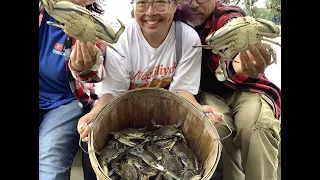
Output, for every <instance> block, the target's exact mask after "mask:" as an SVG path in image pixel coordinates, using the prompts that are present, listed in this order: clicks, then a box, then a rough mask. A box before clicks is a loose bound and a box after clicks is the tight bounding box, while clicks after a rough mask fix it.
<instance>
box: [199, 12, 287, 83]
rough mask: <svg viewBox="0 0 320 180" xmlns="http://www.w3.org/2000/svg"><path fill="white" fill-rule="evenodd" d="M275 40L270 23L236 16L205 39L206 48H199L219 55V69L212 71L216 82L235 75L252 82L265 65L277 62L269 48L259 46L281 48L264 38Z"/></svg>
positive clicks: (272, 24) (274, 33)
mask: <svg viewBox="0 0 320 180" xmlns="http://www.w3.org/2000/svg"><path fill="white" fill-rule="evenodd" d="M218 25H219V24H218ZM279 36H280V29H279V28H278V27H277V26H276V25H275V24H274V23H273V22H271V21H268V20H264V19H258V18H257V19H255V18H252V17H250V16H245V17H242V16H238V17H234V18H232V19H230V20H229V21H226V22H225V23H224V24H223V25H220V27H218V30H217V31H215V32H213V33H211V34H209V35H208V36H207V38H206V43H207V45H203V46H201V47H203V48H206V49H212V52H213V53H214V54H217V55H220V57H221V59H220V66H219V67H218V69H217V70H216V76H217V78H218V79H219V80H220V81H224V80H227V79H228V77H229V78H233V77H234V76H235V75H236V74H245V75H248V76H249V78H256V77H258V75H259V73H264V71H265V69H266V68H267V67H268V66H269V65H271V64H273V63H276V62H277V59H276V53H275V51H274V50H273V49H272V47H271V45H270V44H268V43H262V40H263V41H266V42H270V43H273V44H276V45H279V46H281V45H280V44H279V43H277V42H274V41H272V40H269V39H266V38H265V37H268V38H276V37H279ZM271 57H272V59H273V61H271Z"/></svg>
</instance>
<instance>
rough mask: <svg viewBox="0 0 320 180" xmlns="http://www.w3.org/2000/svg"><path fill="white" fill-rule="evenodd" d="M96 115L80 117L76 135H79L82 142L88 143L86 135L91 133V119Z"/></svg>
mask: <svg viewBox="0 0 320 180" xmlns="http://www.w3.org/2000/svg"><path fill="white" fill-rule="evenodd" d="M95 116H96V114H93V113H88V114H85V115H84V116H82V117H81V118H80V119H79V121H78V127H77V129H78V133H79V134H80V138H81V140H82V141H83V142H87V141H88V134H89V132H90V131H91V127H92V126H93V121H92V120H93V119H94V117H95Z"/></svg>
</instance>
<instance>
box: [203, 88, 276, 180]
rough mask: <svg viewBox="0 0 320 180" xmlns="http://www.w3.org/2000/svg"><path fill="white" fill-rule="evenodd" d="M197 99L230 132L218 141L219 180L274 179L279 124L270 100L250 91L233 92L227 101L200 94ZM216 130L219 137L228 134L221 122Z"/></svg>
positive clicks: (204, 93) (214, 96)
mask: <svg viewBox="0 0 320 180" xmlns="http://www.w3.org/2000/svg"><path fill="white" fill-rule="evenodd" d="M199 98H200V101H202V102H200V103H202V104H207V105H211V106H214V107H217V108H218V109H219V111H220V112H221V113H223V114H224V120H225V121H226V122H227V123H228V125H229V127H230V129H231V130H232V135H231V136H229V137H228V138H226V139H223V140H221V143H222V146H223V148H222V153H221V160H220V163H221V164H220V163H219V167H220V168H222V173H223V179H224V180H277V169H278V155H279V146H280V121H279V120H277V119H276V118H274V112H273V104H272V101H271V100H270V99H269V98H267V97H266V96H264V95H261V94H258V93H251V92H235V93H234V94H233V95H232V96H231V97H229V98H227V99H223V98H221V97H218V96H216V95H212V94H209V93H206V92H201V93H200V94H199ZM216 129H217V131H218V133H219V136H220V138H223V137H226V136H227V135H228V134H230V131H229V129H228V128H227V126H226V124H225V123H224V122H221V123H219V124H217V125H216Z"/></svg>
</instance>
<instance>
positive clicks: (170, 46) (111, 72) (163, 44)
mask: <svg viewBox="0 0 320 180" xmlns="http://www.w3.org/2000/svg"><path fill="white" fill-rule="evenodd" d="M132 5H133V9H134V17H135V18H134V19H132V21H131V22H130V23H129V24H128V25H127V27H126V29H125V31H124V32H123V34H122V35H121V36H120V39H119V40H118V42H117V43H116V44H115V45H114V47H115V49H117V51H118V52H115V51H113V50H111V49H108V50H107V52H106V57H105V62H104V63H105V72H106V76H105V78H104V80H103V81H102V89H101V94H102V96H101V97H100V98H99V100H98V102H97V103H96V104H95V106H94V107H93V109H92V110H91V112H90V113H88V114H86V115H84V116H83V117H82V118H80V119H79V122H78V131H79V133H80V135H81V138H82V139H84V138H85V137H87V135H88V132H89V130H90V127H89V126H86V124H88V123H89V122H91V121H92V120H93V117H94V116H95V115H96V114H97V113H98V112H99V111H100V110H101V109H102V108H103V107H104V106H105V105H106V104H107V103H108V102H109V101H110V100H111V99H113V97H114V96H115V95H117V94H119V93H123V92H125V91H127V90H129V89H135V88H143V87H158V88H168V89H169V90H170V91H173V92H177V93H179V94H180V95H181V96H183V97H184V98H186V99H187V100H189V101H190V102H191V103H193V104H194V105H195V106H196V107H198V108H200V109H201V110H202V111H203V112H205V113H210V112H213V113H212V114H211V115H210V116H214V117H212V119H213V120H214V121H215V122H219V121H220V119H221V115H220V113H215V112H217V110H216V109H215V108H214V107H212V106H207V105H203V106H201V105H200V104H199V103H198V102H197V101H196V99H195V98H194V95H196V94H197V93H198V90H199V85H200V70H201V54H202V50H201V48H193V47H192V46H194V45H200V44H201V42H200V38H199V36H198V34H197V32H196V31H195V30H194V29H193V28H191V27H189V26H188V25H186V24H184V23H181V22H175V21H173V17H174V13H175V11H176V8H177V5H178V4H177V2H176V1H175V0H154V1H152V2H149V1H147V0H136V1H133V2H132ZM176 23H181V38H182V42H181V46H182V48H181V51H182V52H181V59H179V62H178V63H177V58H176V48H175V45H176V37H175V28H176ZM119 54H121V55H123V56H124V58H123V57H121V56H120V55H119ZM84 125H85V128H83V127H84ZM86 139H87V138H86Z"/></svg>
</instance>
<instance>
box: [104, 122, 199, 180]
mask: <svg viewBox="0 0 320 180" xmlns="http://www.w3.org/2000/svg"><path fill="white" fill-rule="evenodd" d="M151 122H152V124H153V125H154V127H156V130H155V131H147V128H139V129H138V128H128V129H124V130H121V131H119V132H111V133H110V134H111V135H112V137H113V138H112V139H110V140H109V141H108V143H107V146H106V147H105V148H104V149H102V150H101V151H100V153H99V155H98V162H99V164H100V166H101V167H102V169H103V170H104V172H105V173H106V172H108V176H109V177H110V178H111V179H122V180H126V179H130V180H138V179H139V180H140V179H180V180H186V179H188V180H189V179H194V180H196V179H201V177H202V175H201V174H202V169H203V168H202V164H201V162H200V161H199V158H198V157H197V155H196V154H195V153H194V152H193V151H192V149H190V148H189V147H188V146H187V144H186V140H185V139H184V136H183V134H182V131H181V130H180V129H178V127H179V126H180V125H181V121H178V123H177V124H175V125H163V126H162V125H159V124H156V123H155V121H154V120H152V121H151Z"/></svg>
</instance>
